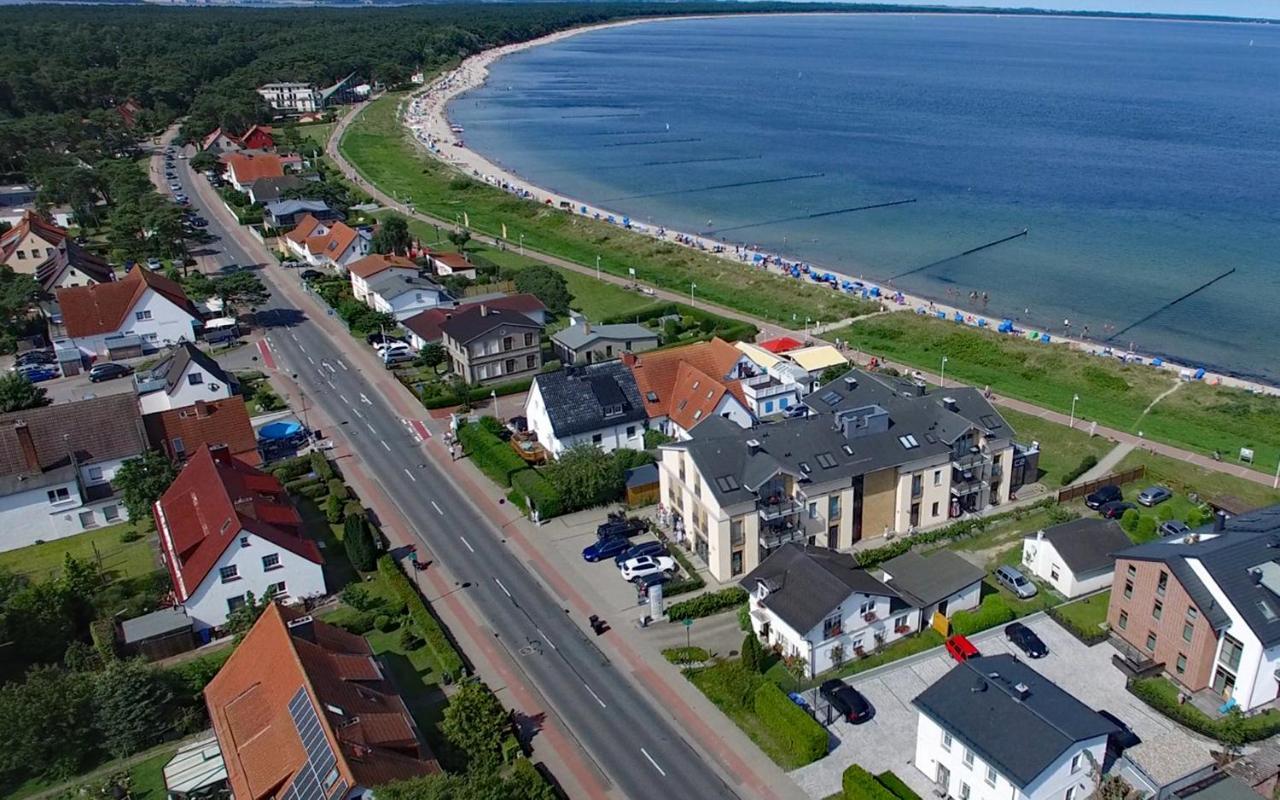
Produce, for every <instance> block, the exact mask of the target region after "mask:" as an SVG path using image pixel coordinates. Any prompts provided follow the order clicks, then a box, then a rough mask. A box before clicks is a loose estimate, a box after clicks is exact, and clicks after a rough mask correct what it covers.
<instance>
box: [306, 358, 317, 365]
mask: <svg viewBox="0 0 1280 800" xmlns="http://www.w3.org/2000/svg"><path fill="white" fill-rule="evenodd" d="M307 361H310V362H311V366H313V367H314V366H315V364H316V360H315V359H314V358H312V357H311V356H307Z"/></svg>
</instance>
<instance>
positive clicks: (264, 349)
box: [258, 339, 276, 369]
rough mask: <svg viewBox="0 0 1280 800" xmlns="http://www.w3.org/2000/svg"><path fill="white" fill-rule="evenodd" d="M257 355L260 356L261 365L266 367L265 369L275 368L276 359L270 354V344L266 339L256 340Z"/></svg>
mask: <svg viewBox="0 0 1280 800" xmlns="http://www.w3.org/2000/svg"><path fill="white" fill-rule="evenodd" d="M258 353H259V354H260V355H261V356H262V363H263V364H266V365H267V369H275V368H276V358H275V356H274V355H272V354H271V343H270V342H268V341H267V340H266V339H259V340H258Z"/></svg>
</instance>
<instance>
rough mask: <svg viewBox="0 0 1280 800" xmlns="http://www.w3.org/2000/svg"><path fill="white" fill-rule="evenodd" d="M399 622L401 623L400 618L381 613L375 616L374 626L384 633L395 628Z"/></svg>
mask: <svg viewBox="0 0 1280 800" xmlns="http://www.w3.org/2000/svg"><path fill="white" fill-rule="evenodd" d="M398 624H399V620H396V619H392V618H391V617H389V616H387V615H386V614H379V615H378V616H376V617H374V618H373V627H375V628H377V629H378V630H380V631H382V632H383V633H386V632H388V631H393V630H395V629H396V626H397V625H398Z"/></svg>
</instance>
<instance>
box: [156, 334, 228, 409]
mask: <svg viewBox="0 0 1280 800" xmlns="http://www.w3.org/2000/svg"><path fill="white" fill-rule="evenodd" d="M133 380H134V385H135V386H136V387H137V389H138V407H139V408H140V409H141V410H142V413H143V414H155V413H157V412H160V411H170V410H172V409H175V408H186V407H187V406H190V405H194V404H195V402H196V401H197V400H204V401H206V402H212V401H214V400H224V399H226V398H228V397H231V396H232V395H233V394H235V393H236V391H237V390H238V389H239V384H238V383H237V382H236V380H235V378H233V377H232V376H231V374H230V373H228V372H227V371H226V370H224V369H223V368H222V367H221V366H219V365H218V362H217V361H214V360H213V359H212V358H210V357H209V356H208V355H207V354H205V352H204V351H203V350H201V349H200V348H198V347H196V346H195V345H194V344H191V343H190V342H183V343H181V344H179V345H178V346H177V347H175V348H174V349H173V351H172V352H171V353H170V354H169V355H168V357H167V358H165V359H163V360H162V361H161V362H160V363H158V364H156V365H155V366H154V367H152V368H151V369H149V370H147V371H146V372H139V373H137V374H135V375H134V378H133Z"/></svg>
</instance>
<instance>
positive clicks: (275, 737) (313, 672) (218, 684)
mask: <svg viewBox="0 0 1280 800" xmlns="http://www.w3.org/2000/svg"><path fill="white" fill-rule="evenodd" d="M308 620H310V618H309V617H303V616H302V614H301V613H300V612H298V611H295V610H291V609H287V608H282V607H281V606H279V605H276V604H272V605H271V606H270V607H269V608H268V609H267V610H266V611H265V612H263V614H262V617H261V618H260V619H259V620H258V622H257V623H255V624H254V626H253V628H252V629H251V630H250V631H249V633H248V635H246V636H245V638H244V641H243V642H241V643H240V645H239V646H238V647H237V648H236V650H235V652H234V653H232V655H231V658H230V659H228V660H227V663H226V664H225V665H224V666H223V668H222V669H221V670H220V671H219V672H218V674H217V675H216V676H215V677H214V679H213V680H212V681H210V682H209V685H208V686H207V687H206V688H205V690H204V696H205V703H206V704H207V705H208V707H209V718H210V719H211V720H212V722H213V730H214V733H215V734H216V735H217V737H218V744H219V745H220V747H221V749H222V756H223V759H224V761H225V763H226V766H227V779H228V781H229V783H230V784H231V790H232V792H233V793H234V794H235V796H236V797H237V798H242V800H263V799H264V798H267V797H280V796H283V795H284V794H285V793H286V792H287V790H288V788H289V787H290V786H291V785H292V783H293V781H294V779H295V778H296V777H297V776H298V774H299V773H300V772H302V771H303V769H304V768H305V767H306V763H307V756H306V750H305V749H304V746H303V743H302V739H301V736H300V735H299V733H298V729H297V726H296V725H295V724H294V722H293V718H292V717H291V716H290V713H289V701H290V700H291V699H292V698H294V697H295V696H297V694H298V693H299V692H300V691H301V692H303V693H305V695H306V698H307V700H308V702H309V703H310V704H311V707H312V709H313V710H314V711H315V714H316V717H317V719H318V720H319V721H320V726H321V729H322V730H323V733H324V741H325V743H326V744H327V745H328V746H329V748H330V750H332V751H333V753H334V755H335V757H336V759H337V765H336V766H337V769H338V773H339V779H340V780H342V781H346V784H347V786H348V787H355V786H364V787H371V786H378V785H381V784H384V783H388V782H390V781H394V780H404V779H407V778H413V777H418V776H421V775H430V774H434V773H439V772H440V766H439V764H438V763H437V762H436V760H435V758H434V757H433V756H432V755H431V753H430V751H428V750H427V749H426V747H425V746H424V745H420V744H419V741H418V740H419V738H420V737H419V736H418V733H417V731H416V730H415V728H414V726H413V721H412V717H410V715H409V711H408V708H407V707H406V706H405V704H404V702H403V700H401V698H400V696H399V695H398V694H396V691H395V688H394V687H393V686H392V685H391V683H390V682H389V681H387V680H386V679H385V678H384V677H383V676H382V672H381V668H380V667H379V666H378V665H377V663H376V662H375V660H374V657H373V655H372V652H371V651H370V649H369V645H368V643H367V642H366V641H365V640H364V639H363V638H361V637H359V636H355V635H353V634H350V633H347V632H346V631H344V630H341V629H340V628H336V627H334V626H332V625H328V624H326V623H324V622H319V621H315V620H310V621H308ZM290 623H292V624H293V626H292V627H291V626H290ZM315 744H318V742H317V743H313V747H314V746H315Z"/></svg>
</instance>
